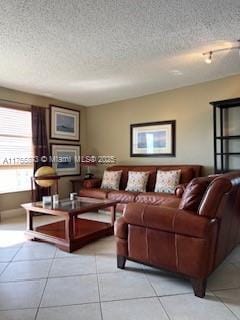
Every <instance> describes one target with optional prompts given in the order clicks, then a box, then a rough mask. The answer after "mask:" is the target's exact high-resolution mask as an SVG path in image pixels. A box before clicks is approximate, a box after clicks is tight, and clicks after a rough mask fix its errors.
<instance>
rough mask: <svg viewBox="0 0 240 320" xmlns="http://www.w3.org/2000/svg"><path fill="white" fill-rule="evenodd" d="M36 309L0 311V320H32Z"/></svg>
mask: <svg viewBox="0 0 240 320" xmlns="http://www.w3.org/2000/svg"><path fill="white" fill-rule="evenodd" d="M36 312H37V309H24V310H7V311H0V319H1V320H34V319H35V315H36Z"/></svg>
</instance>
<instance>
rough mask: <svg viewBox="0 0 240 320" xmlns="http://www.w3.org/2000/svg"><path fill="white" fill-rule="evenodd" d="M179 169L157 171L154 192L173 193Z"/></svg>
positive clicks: (178, 176)
mask: <svg viewBox="0 0 240 320" xmlns="http://www.w3.org/2000/svg"><path fill="white" fill-rule="evenodd" d="M180 175H181V170H171V171H161V170H158V171H157V179H156V184H155V189H154V192H165V193H174V191H175V188H176V186H177V185H178V184H179V180H180Z"/></svg>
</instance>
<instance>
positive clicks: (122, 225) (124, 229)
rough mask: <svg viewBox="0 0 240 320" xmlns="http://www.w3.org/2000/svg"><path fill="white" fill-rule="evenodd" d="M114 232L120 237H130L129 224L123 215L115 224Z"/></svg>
mask: <svg viewBox="0 0 240 320" xmlns="http://www.w3.org/2000/svg"><path fill="white" fill-rule="evenodd" d="M114 234H115V236H116V237H118V238H120V239H127V238H128V224H127V222H126V220H125V218H124V217H123V216H122V217H120V218H118V219H117V220H116V222H115V224H114Z"/></svg>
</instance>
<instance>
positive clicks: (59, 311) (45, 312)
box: [36, 303, 101, 320]
mask: <svg viewBox="0 0 240 320" xmlns="http://www.w3.org/2000/svg"><path fill="white" fill-rule="evenodd" d="M47 319H49V320H66V319H67V320H76V319H83V320H101V311H100V305H99V303H94V304H93V303H89V304H82V305H74V306H65V307H51V308H40V309H39V312H38V316H37V319H36V320H47Z"/></svg>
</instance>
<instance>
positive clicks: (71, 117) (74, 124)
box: [50, 105, 80, 141]
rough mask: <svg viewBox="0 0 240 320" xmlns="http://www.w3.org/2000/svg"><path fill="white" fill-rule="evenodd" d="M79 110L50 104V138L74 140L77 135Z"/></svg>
mask: <svg viewBox="0 0 240 320" xmlns="http://www.w3.org/2000/svg"><path fill="white" fill-rule="evenodd" d="M79 123H80V111H76V110H72V109H66V108H62V107H58V106H54V105H50V138H51V139H60V140H75V141H78V140H79V139H80V137H79Z"/></svg>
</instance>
